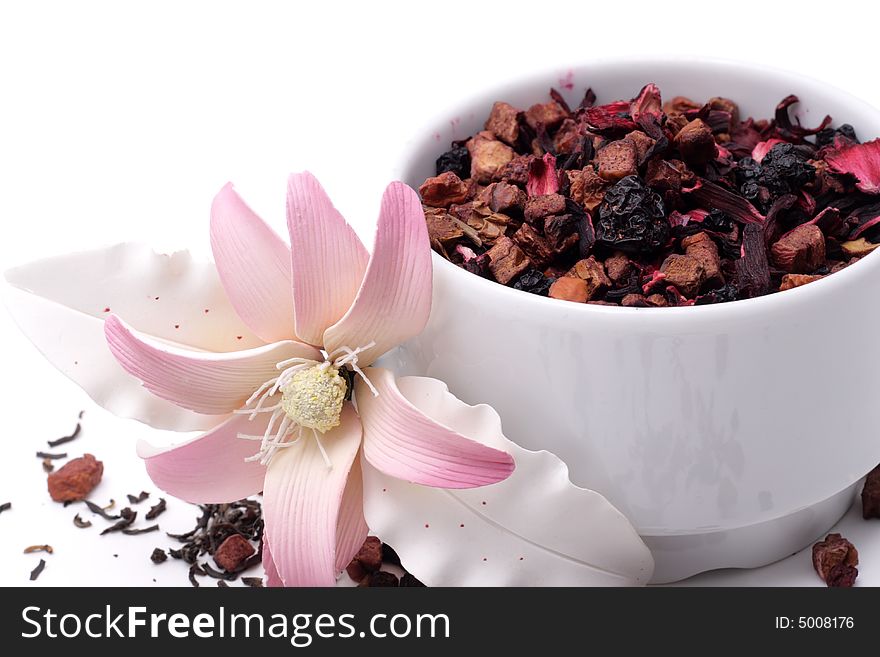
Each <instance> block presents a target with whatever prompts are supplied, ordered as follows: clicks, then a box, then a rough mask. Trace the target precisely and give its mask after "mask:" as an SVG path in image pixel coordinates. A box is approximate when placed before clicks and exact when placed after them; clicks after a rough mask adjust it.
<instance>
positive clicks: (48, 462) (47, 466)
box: [43, 459, 55, 472]
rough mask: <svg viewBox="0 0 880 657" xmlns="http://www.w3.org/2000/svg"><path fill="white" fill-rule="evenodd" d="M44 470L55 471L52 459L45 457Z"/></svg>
mask: <svg viewBox="0 0 880 657" xmlns="http://www.w3.org/2000/svg"><path fill="white" fill-rule="evenodd" d="M43 470H44V471H45V472H54V471H55V465H54V464H53V463H52V459H43Z"/></svg>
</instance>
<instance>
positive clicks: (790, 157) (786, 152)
mask: <svg viewBox="0 0 880 657" xmlns="http://www.w3.org/2000/svg"><path fill="white" fill-rule="evenodd" d="M815 177H816V167H814V166H813V165H812V164H810V163H808V162H807V155H806V154H805V153H803V152H802V151H801V150H800V149H799V148H798V147H797V146H795V145H794V144H776V145H775V146H774V147H773V148H771V149H770V151H769V152H768V153H767V155H765V156H764V159H763V160H761V182H762V183H763V185H764V186H765V187H766V188H767V189H769V190H770V192H771V193H772V194H773V195H774V196H781V195H782V194H788V193H789V192H792V191H794V192H797V191H798V190H799V189H800V188H801V187H803V186H804V185H806V184H807V183H809V182H812V181H813V178H815Z"/></svg>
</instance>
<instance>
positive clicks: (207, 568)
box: [201, 563, 238, 581]
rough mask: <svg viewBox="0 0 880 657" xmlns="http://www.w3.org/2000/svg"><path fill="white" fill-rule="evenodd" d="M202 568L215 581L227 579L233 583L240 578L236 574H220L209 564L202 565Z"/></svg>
mask: <svg viewBox="0 0 880 657" xmlns="http://www.w3.org/2000/svg"><path fill="white" fill-rule="evenodd" d="M201 568H202V570H204V571H205V573H206V574H207V575H208V576H210V577H213V578H214V579H225V580H227V581H231V580H234V579H236V578H237V577H238V575H237V574H236V573H223V572H220V571H219V570H217V569H216V568H212V567H211V565H210V564H207V563H203V564H201Z"/></svg>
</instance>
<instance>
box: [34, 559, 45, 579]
mask: <svg viewBox="0 0 880 657" xmlns="http://www.w3.org/2000/svg"><path fill="white" fill-rule="evenodd" d="M45 567H46V560H45V559H40V563H38V564H37V567H36V568H34V569H33V570H32V571H31V581H32V582H34V581H36V579H37V577H39V576H40V573H42V572H43V569H44V568H45Z"/></svg>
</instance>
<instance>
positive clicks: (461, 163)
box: [437, 146, 471, 180]
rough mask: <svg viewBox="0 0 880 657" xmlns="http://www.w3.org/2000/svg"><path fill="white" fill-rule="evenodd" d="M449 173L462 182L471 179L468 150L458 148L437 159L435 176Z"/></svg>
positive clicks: (462, 147) (461, 147)
mask: <svg viewBox="0 0 880 657" xmlns="http://www.w3.org/2000/svg"><path fill="white" fill-rule="evenodd" d="M446 171H451V172H452V173H454V174H455V175H456V176H458V177H459V178H461V179H462V180H464V179H466V178H470V177H471V156H470V154H469V153H468V149H467V148H465V147H464V146H458V147H456V148H453V149H451V150H448V151H446V152H445V153H443V155H441V156H440V157H438V158H437V175H438V176H439V175H440V174H441V173H445V172H446Z"/></svg>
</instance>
